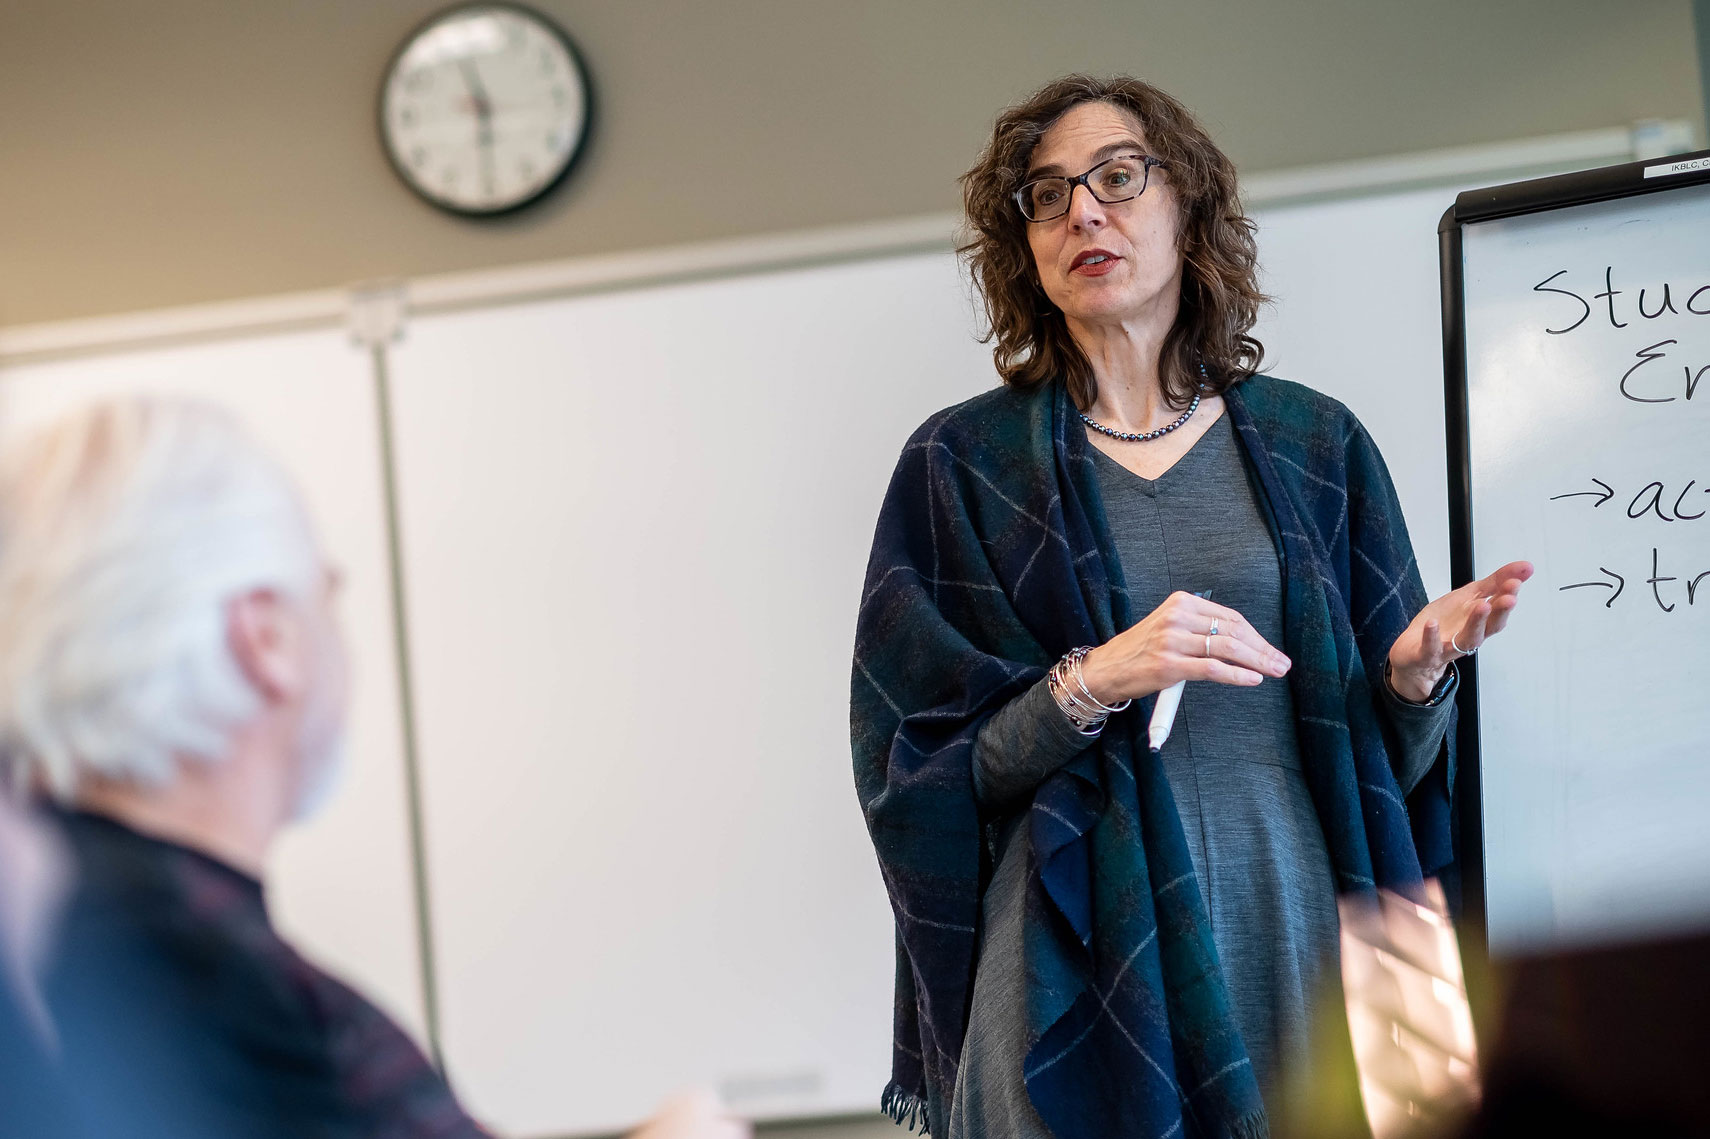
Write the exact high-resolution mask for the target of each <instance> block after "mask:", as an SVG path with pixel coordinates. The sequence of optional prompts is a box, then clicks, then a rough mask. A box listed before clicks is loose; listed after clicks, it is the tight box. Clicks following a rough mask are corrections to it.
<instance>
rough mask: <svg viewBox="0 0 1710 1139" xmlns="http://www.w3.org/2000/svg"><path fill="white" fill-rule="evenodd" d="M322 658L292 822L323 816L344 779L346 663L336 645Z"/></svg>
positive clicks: (302, 737)
mask: <svg viewBox="0 0 1710 1139" xmlns="http://www.w3.org/2000/svg"><path fill="white" fill-rule="evenodd" d="M320 655H321V659H320V661H319V662H318V663H319V666H320V667H318V668H317V669H316V670H315V681H314V687H313V688H312V689H311V691H310V692H309V696H308V700H307V701H306V702H305V704H304V707H303V720H302V725H301V728H300V730H299V731H298V735H297V790H296V799H295V801H294V802H293V803H292V804H291V821H292V822H298V823H300V822H305V821H307V820H309V819H311V818H313V817H314V816H316V815H318V814H320V812H321V811H322V809H323V808H325V807H326V805H327V804H328V803H329V802H331V801H332V797H333V794H334V792H336V791H337V790H338V788H339V786H340V784H341V783H342V781H343V776H344V766H345V765H344V754H345V746H344V702H343V699H342V697H343V693H344V686H345V661H344V658H343V653H342V649H341V648H340V646H338V644H337V643H336V642H333V643H329V644H324V645H323V646H322V651H321V654H320Z"/></svg>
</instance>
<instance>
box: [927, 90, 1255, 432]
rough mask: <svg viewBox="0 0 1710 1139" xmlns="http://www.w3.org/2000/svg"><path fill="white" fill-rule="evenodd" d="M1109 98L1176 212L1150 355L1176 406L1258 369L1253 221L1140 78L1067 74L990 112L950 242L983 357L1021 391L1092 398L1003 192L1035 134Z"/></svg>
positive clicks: (1015, 179) (1200, 141) (1161, 96)
mask: <svg viewBox="0 0 1710 1139" xmlns="http://www.w3.org/2000/svg"><path fill="white" fill-rule="evenodd" d="M1091 102H1105V103H1110V104H1112V105H1113V106H1116V107H1118V108H1120V109H1122V110H1125V111H1127V112H1129V113H1130V114H1132V115H1133V116H1134V117H1135V118H1136V119H1138V120H1139V122H1140V128H1141V130H1142V131H1143V132H1144V135H1145V140H1146V144H1147V146H1148V147H1149V148H1150V150H1151V152H1152V154H1153V155H1154V156H1155V157H1158V158H1161V159H1163V161H1164V167H1163V168H1164V170H1165V171H1167V172H1168V176H1169V179H1170V183H1171V186H1172V187H1173V188H1174V189H1175V192H1176V196H1177V200H1178V202H1179V203H1180V206H1179V208H1180V211H1181V236H1180V242H1181V250H1182V255H1183V257H1184V259H1185V265H1184V267H1183V270H1182V296H1181V307H1180V311H1179V313H1178V314H1177V316H1176V323H1175V326H1174V327H1173V328H1171V329H1170V332H1169V335H1168V336H1166V337H1165V339H1164V346H1163V349H1162V358H1161V360H1160V361H1159V371H1160V374H1161V378H1162V382H1163V388H1164V398H1165V399H1166V400H1168V401H1169V402H1170V403H1171V404H1172V405H1174V406H1176V407H1182V406H1184V405H1185V404H1186V403H1187V402H1188V401H1189V400H1190V399H1191V398H1192V397H1193V394H1194V392H1195V391H1196V390H1198V389H1199V386H1200V377H1199V369H1200V365H1202V364H1203V365H1204V367H1205V372H1206V376H1207V382H1206V384H1205V388H1204V390H1205V391H1206V392H1207V393H1208V394H1220V393H1222V392H1224V391H1227V390H1228V389H1229V388H1230V387H1232V386H1234V385H1235V384H1237V383H1239V382H1240V381H1242V380H1244V379H1246V378H1247V377H1248V376H1250V375H1252V374H1253V373H1254V372H1256V371H1257V370H1258V368H1259V362H1260V360H1261V358H1262V357H1263V355H1264V350H1265V347H1264V345H1263V344H1261V343H1259V341H1258V340H1256V339H1254V338H1253V337H1252V336H1251V335H1249V332H1250V330H1251V329H1252V327H1253V322H1254V321H1255V320H1256V319H1257V317H1258V313H1259V306H1260V305H1261V304H1263V303H1265V302H1266V301H1268V300H1269V299H1270V298H1269V297H1267V296H1265V295H1264V293H1262V292H1260V291H1259V286H1258V249H1257V246H1256V244H1255V242H1254V239H1253V234H1254V230H1255V228H1256V227H1255V226H1254V224H1253V222H1252V220H1251V219H1250V218H1248V217H1247V216H1246V215H1245V214H1243V213H1242V211H1241V202H1240V199H1239V198H1237V197H1236V192H1235V165H1234V163H1232V162H1230V161H1229V158H1228V156H1226V155H1225V154H1224V153H1223V152H1222V151H1221V150H1219V149H1218V148H1217V144H1216V143H1214V142H1212V141H1211V138H1210V137H1209V136H1208V135H1207V134H1206V133H1205V131H1204V129H1202V128H1201V127H1200V125H1199V123H1198V122H1196V121H1195V120H1194V117H1193V115H1192V114H1191V113H1190V112H1189V111H1188V109H1187V108H1186V107H1184V106H1182V104H1181V103H1179V102H1177V101H1176V100H1175V99H1173V98H1171V97H1170V96H1169V95H1166V94H1165V93H1164V92H1162V91H1160V90H1158V88H1156V87H1154V86H1152V85H1151V84H1150V83H1144V82H1141V81H1140V80H1138V79H1131V78H1129V77H1127V76H1117V77H1116V78H1113V79H1094V78H1092V77H1090V76H1086V75H1069V76H1065V77H1064V78H1062V79H1058V80H1057V81H1055V82H1054V83H1050V84H1047V85H1046V86H1045V87H1042V88H1040V90H1038V91H1037V92H1035V93H1034V94H1033V95H1032V96H1031V97H1030V98H1028V99H1027V100H1026V101H1024V102H1022V103H1020V104H1018V105H1016V106H1014V107H1011V108H1009V109H1008V110H1006V111H1005V112H1004V113H1003V114H1002V115H999V116H998V120H997V123H996V125H995V126H994V127H993V128H992V137H991V142H989V143H988V144H987V145H986V148H985V150H984V152H983V153H981V155H980V159H979V161H978V162H977V163H975V164H974V168H973V169H971V170H969V171H968V172H967V173H966V174H964V175H962V200H963V204H964V207H965V208H966V211H967V215H968V224H969V227H970V228H971V229H972V231H973V238H972V240H970V241H969V242H968V244H966V245H963V246H962V247H960V249H959V250H958V252H959V253H961V254H962V256H963V258H964V259H965V260H966V262H967V264H968V268H969V270H970V272H971V273H972V274H973V277H974V283H975V284H976V285H977V286H978V287H979V290H980V293H981V296H982V297H983V298H984V300H985V306H986V316H987V319H988V321H989V323H990V330H989V331H988V332H987V334H986V336H985V337H984V339H985V340H986V341H988V342H990V341H996V343H995V345H994V346H993V348H992V357H993V359H994V360H995V361H996V362H997V369H998V373H999V374H1000V375H1002V376H1003V379H1004V382H1005V383H1006V384H1009V385H1011V386H1013V387H1019V388H1032V387H1036V386H1038V385H1039V384H1044V383H1049V382H1051V381H1052V380H1054V379H1058V378H1061V379H1062V380H1063V382H1064V383H1066V384H1067V385H1068V388H1069V395H1070V396H1071V397H1072V398H1073V399H1074V401H1075V403H1076V405H1077V406H1079V407H1081V408H1082V409H1085V408H1088V407H1091V406H1092V403H1093V401H1094V400H1095V399H1096V398H1097V397H1098V382H1097V381H1096V380H1095V379H1094V377H1093V371H1092V365H1091V364H1090V363H1088V361H1087V358H1086V355H1085V353H1083V352H1082V351H1081V349H1080V347H1079V345H1077V344H1076V343H1075V341H1074V338H1073V337H1072V336H1071V335H1070V333H1069V327H1068V323H1067V321H1066V320H1065V319H1064V316H1063V314H1062V312H1061V311H1059V310H1058V309H1057V308H1056V306H1054V305H1052V304H1051V303H1050V301H1049V300H1048V299H1047V298H1046V296H1045V291H1044V288H1043V287H1042V286H1041V284H1040V283H1039V274H1038V271H1037V269H1036V268H1035V266H1034V264H1033V253H1032V250H1031V249H1030V248H1029V246H1028V242H1027V225H1028V222H1027V220H1026V219H1025V218H1023V217H1022V216H1021V210H1020V207H1018V206H1017V205H1016V203H1015V198H1014V193H1015V191H1016V189H1017V188H1019V187H1020V185H1021V182H1022V179H1024V178H1025V177H1026V176H1027V169H1028V161H1029V159H1030V158H1031V156H1032V154H1033V148H1034V147H1035V146H1036V145H1038V143H1039V140H1040V138H1041V136H1043V135H1044V133H1045V132H1046V131H1047V130H1048V129H1050V127H1051V125H1052V124H1053V123H1055V122H1056V121H1057V120H1058V119H1059V118H1061V117H1062V116H1063V114H1064V113H1065V112H1067V111H1068V110H1070V109H1071V108H1073V107H1075V106H1078V105H1080V104H1082V103H1091Z"/></svg>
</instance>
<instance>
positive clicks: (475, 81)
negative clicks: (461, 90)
mask: <svg viewBox="0 0 1710 1139" xmlns="http://www.w3.org/2000/svg"><path fill="white" fill-rule="evenodd" d="M457 66H458V70H460V71H461V72H462V73H463V82H464V85H465V86H467V87H468V88H469V97H470V99H471V101H473V103H474V105H475V141H476V143H477V144H478V145H479V146H480V147H481V180H482V182H483V183H484V184H485V186H486V189H487V193H489V194H491V193H493V192H494V185H493V100H492V99H491V98H489V97H488V95H487V88H486V86H485V85H484V84H483V83H482V82H481V70H480V68H478V67H476V66H475V61H474V60H472V59H469V58H468V57H464V58H463V59H460V60H458V61H457Z"/></svg>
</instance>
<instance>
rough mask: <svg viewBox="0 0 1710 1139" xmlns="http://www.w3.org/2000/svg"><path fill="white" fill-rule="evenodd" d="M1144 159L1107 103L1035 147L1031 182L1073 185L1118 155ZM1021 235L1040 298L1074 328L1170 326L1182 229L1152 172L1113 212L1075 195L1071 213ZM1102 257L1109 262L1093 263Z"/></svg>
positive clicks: (1160, 176) (1068, 119)
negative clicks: (1148, 322) (1060, 179)
mask: <svg viewBox="0 0 1710 1139" xmlns="http://www.w3.org/2000/svg"><path fill="white" fill-rule="evenodd" d="M1150 153H1151V152H1150V151H1149V150H1148V149H1147V147H1146V139H1145V136H1144V135H1143V134H1142V133H1141V130H1140V123H1139V122H1138V121H1137V120H1136V119H1135V118H1134V116H1132V115H1130V114H1129V113H1128V112H1127V111H1125V110H1122V109H1121V108H1119V107H1116V106H1113V105H1111V104H1110V103H1082V104H1080V105H1078V106H1076V107H1073V108H1071V109H1070V110H1069V111H1067V112H1065V113H1064V115H1063V117H1062V118H1060V119H1058V120H1057V121H1056V122H1055V123H1053V124H1051V127H1050V128H1049V129H1048V130H1046V132H1045V134H1044V135H1043V136H1042V137H1041V138H1040V140H1039V144H1038V145H1037V146H1035V147H1034V148H1033V155H1032V157H1031V159H1030V161H1029V164H1028V173H1027V179H1033V178H1039V177H1043V176H1046V175H1062V176H1065V177H1070V178H1072V177H1074V176H1075V175H1077V174H1080V173H1082V172H1083V171H1085V170H1087V169H1089V168H1091V167H1092V166H1094V165H1096V164H1097V163H1100V162H1103V161H1104V160H1105V159H1107V158H1111V157H1114V156H1116V155H1119V154H1150ZM1026 225H1027V241H1028V244H1029V245H1030V246H1031V247H1032V250H1033V264H1034V267H1035V268H1036V269H1037V270H1038V273H1039V282H1040V284H1041V285H1043V286H1044V288H1045V295H1046V296H1047V297H1049V298H1050V299H1051V303H1053V304H1055V305H1056V306H1057V307H1058V308H1060V309H1062V310H1063V313H1064V314H1065V315H1066V316H1067V317H1068V318H1069V319H1070V320H1071V321H1077V322H1080V323H1083V324H1107V323H1121V322H1124V321H1130V320H1135V319H1142V318H1146V317H1148V316H1155V317H1157V318H1159V320H1160V321H1161V323H1162V324H1163V325H1164V326H1165V327H1167V326H1168V325H1170V324H1172V323H1174V321H1175V316H1176V308H1177V306H1178V304H1179V301H1180V297H1181V279H1182V254H1181V248H1180V240H1179V234H1180V232H1181V225H1180V215H1179V213H1178V212H1177V206H1176V196H1175V192H1174V190H1172V188H1171V186H1170V180H1169V176H1168V174H1167V173H1166V172H1165V171H1164V170H1161V169H1154V170H1153V171H1152V173H1151V178H1150V180H1149V181H1148V183H1147V186H1146V192H1145V193H1143V194H1141V195H1140V196H1139V197H1138V198H1133V199H1130V200H1129V201H1126V202H1117V203H1115V204H1113V205H1106V204H1104V203H1103V202H1100V201H1098V200H1097V199H1096V198H1094V197H1093V196H1092V194H1091V193H1089V192H1088V190H1087V188H1086V187H1085V186H1075V187H1074V188H1073V193H1072V195H1071V196H1070V200H1069V212H1068V213H1066V214H1064V215H1063V216H1062V217H1058V218H1052V219H1051V220H1050V221H1041V222H1027V223H1026ZM1101 254H1102V255H1103V256H1104V258H1105V259H1104V260H1103V261H1098V260H1096V258H1097V257H1098V256H1099V255H1101ZM1088 258H1095V260H1093V261H1092V262H1090V263H1089V262H1088Z"/></svg>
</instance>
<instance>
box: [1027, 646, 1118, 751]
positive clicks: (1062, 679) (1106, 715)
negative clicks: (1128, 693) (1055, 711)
mask: <svg viewBox="0 0 1710 1139" xmlns="http://www.w3.org/2000/svg"><path fill="white" fill-rule="evenodd" d="M1090 652H1092V649H1091V648H1089V647H1087V646H1085V645H1083V646H1081V647H1080V648H1078V649H1070V650H1069V651H1068V652H1067V653H1064V654H1063V659H1062V660H1060V661H1058V662H1057V663H1056V664H1054V665H1052V666H1051V671H1050V672H1048V673H1046V675H1045V686H1046V687H1047V688H1049V689H1050V690H1051V698H1052V699H1053V700H1055V701H1057V707H1059V708H1061V709H1062V710H1063V715H1065V716H1067V717H1068V718H1069V722H1070V723H1071V724H1073V725H1074V726H1075V730H1076V731H1078V732H1080V733H1081V734H1082V735H1083V736H1096V735H1098V734H1099V733H1100V732H1101V731H1103V730H1104V722H1105V721H1106V720H1108V719H1110V715H1111V713H1112V712H1120V711H1122V710H1123V709H1124V708H1126V707H1128V705H1130V704H1132V703H1134V701H1132V700H1124V701H1123V702H1122V703H1120V704H1105V703H1103V702H1101V701H1100V700H1099V698H1098V697H1096V696H1094V695H1093V694H1092V693H1091V692H1089V691H1088V690H1087V682H1086V680H1085V678H1083V677H1082V676H1081V661H1082V660H1084V659H1086V655H1087V654H1088V653H1090Z"/></svg>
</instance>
